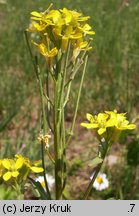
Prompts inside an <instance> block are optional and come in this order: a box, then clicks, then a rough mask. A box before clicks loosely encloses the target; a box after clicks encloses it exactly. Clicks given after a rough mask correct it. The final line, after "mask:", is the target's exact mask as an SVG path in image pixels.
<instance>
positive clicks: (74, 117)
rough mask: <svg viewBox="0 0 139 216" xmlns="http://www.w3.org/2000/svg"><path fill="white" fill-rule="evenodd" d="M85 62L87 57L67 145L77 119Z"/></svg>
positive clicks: (83, 74) (84, 69) (84, 70)
mask: <svg viewBox="0 0 139 216" xmlns="http://www.w3.org/2000/svg"><path fill="white" fill-rule="evenodd" d="M87 60H88V56H86V57H85V62H84V68H83V73H82V77H81V82H80V86H79V91H78V95H77V102H76V106H75V112H74V116H73V121H72V125H71V130H70V134H69V138H68V140H67V145H68V143H69V141H70V139H71V137H72V135H73V130H74V126H75V120H76V117H77V111H78V107H79V101H80V96H81V90H82V86H83V81H84V76H85V72H86V66H87Z"/></svg>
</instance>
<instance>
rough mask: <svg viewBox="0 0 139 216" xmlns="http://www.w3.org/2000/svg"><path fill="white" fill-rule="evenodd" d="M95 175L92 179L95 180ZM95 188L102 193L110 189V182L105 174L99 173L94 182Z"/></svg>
mask: <svg viewBox="0 0 139 216" xmlns="http://www.w3.org/2000/svg"><path fill="white" fill-rule="evenodd" d="M93 176H94V174H92V176H91V177H90V178H91V179H92V178H93ZM93 187H94V188H95V189H96V190H98V191H102V190H105V189H106V188H108V187H109V181H108V179H107V177H106V174H105V173H99V174H98V175H97V177H96V179H95V181H94V184H93Z"/></svg>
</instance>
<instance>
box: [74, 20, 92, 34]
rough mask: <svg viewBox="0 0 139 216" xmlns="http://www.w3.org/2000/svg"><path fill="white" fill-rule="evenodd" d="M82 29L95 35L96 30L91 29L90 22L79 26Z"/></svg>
mask: <svg viewBox="0 0 139 216" xmlns="http://www.w3.org/2000/svg"><path fill="white" fill-rule="evenodd" d="M78 28H79V30H80V31H82V32H83V33H85V34H89V35H94V34H95V32H94V31H91V29H92V28H91V26H90V25H89V24H87V23H86V24H84V25H83V26H82V27H78Z"/></svg>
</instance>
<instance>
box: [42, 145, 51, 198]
mask: <svg viewBox="0 0 139 216" xmlns="http://www.w3.org/2000/svg"><path fill="white" fill-rule="evenodd" d="M41 154H42V167H43V177H44V183H45V188H46V191H47V193H48V196H49V199H50V200H51V194H50V191H49V187H48V182H47V178H46V171H45V163H44V144H43V143H41Z"/></svg>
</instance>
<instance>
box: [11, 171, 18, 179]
mask: <svg viewBox="0 0 139 216" xmlns="http://www.w3.org/2000/svg"><path fill="white" fill-rule="evenodd" d="M11 174H12V176H13V177H14V178H16V177H17V176H18V175H19V172H18V171H14V172H12V173H11Z"/></svg>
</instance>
